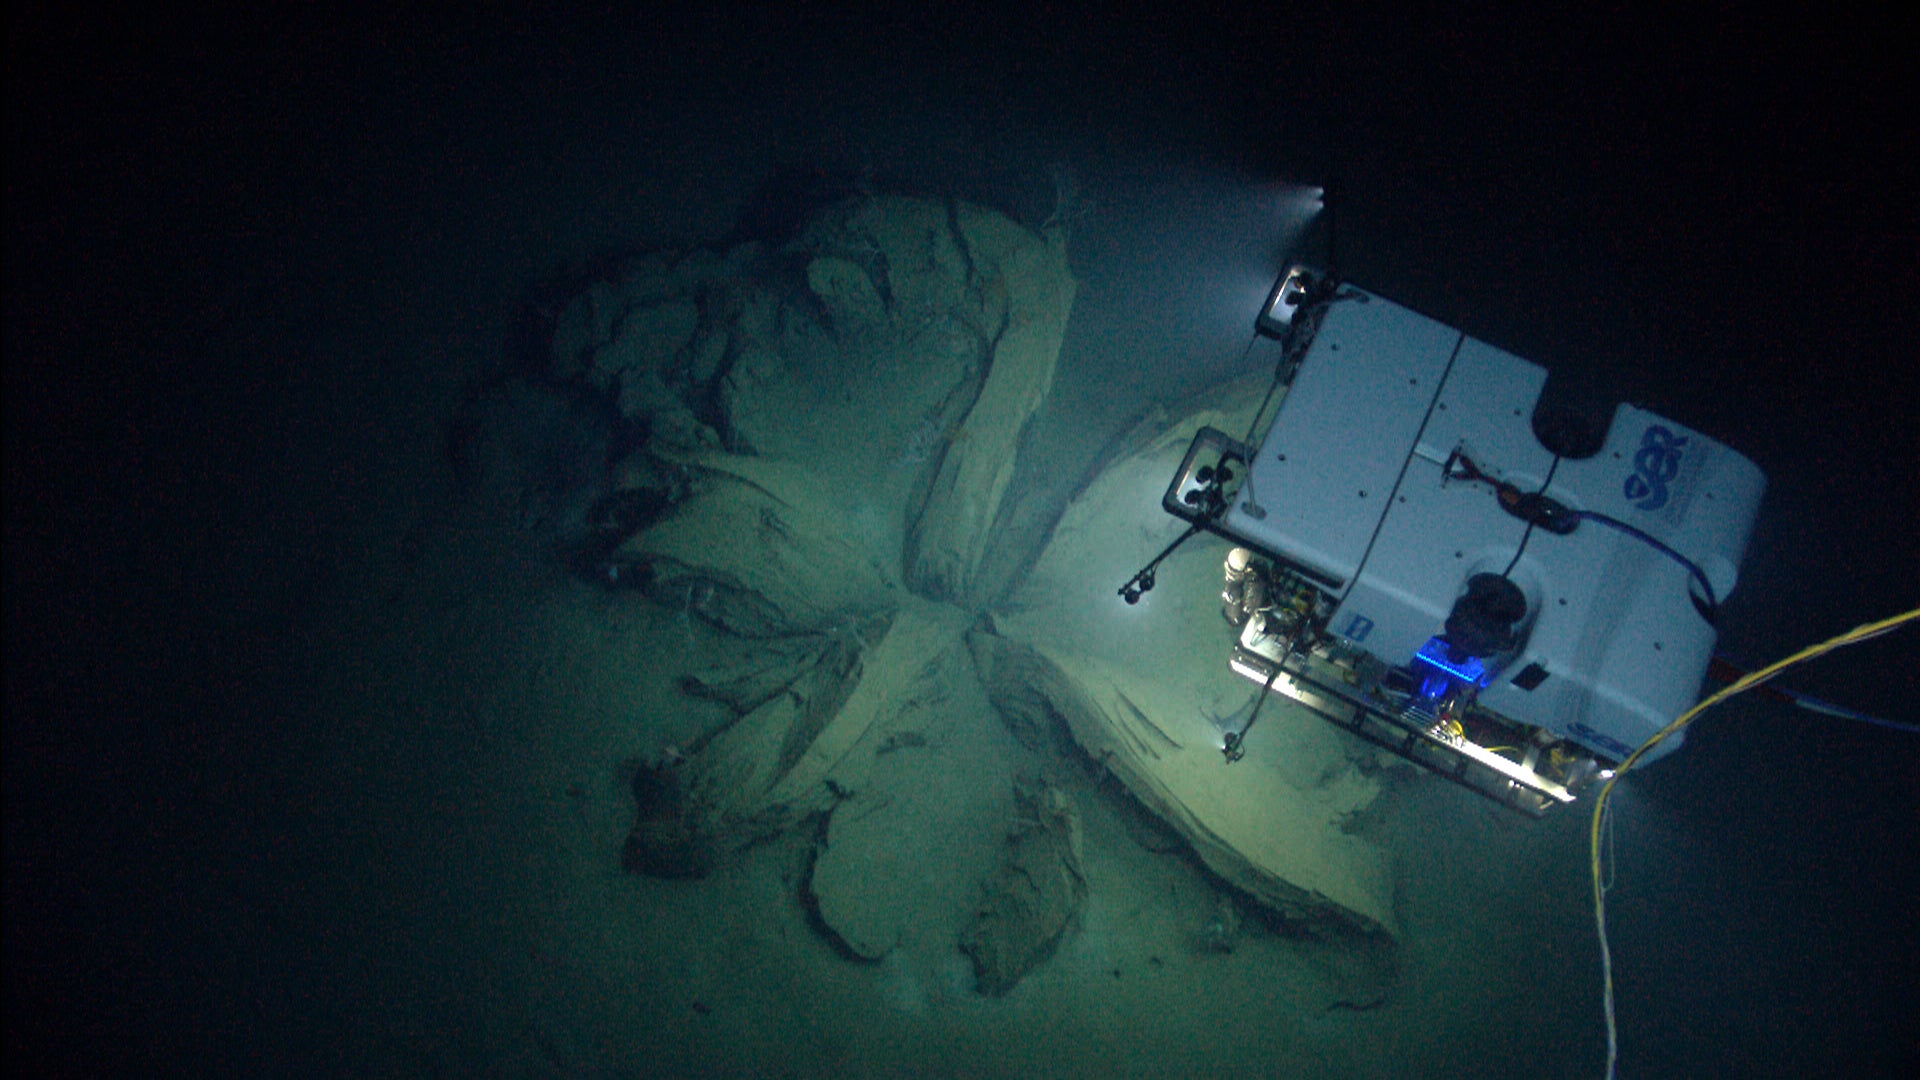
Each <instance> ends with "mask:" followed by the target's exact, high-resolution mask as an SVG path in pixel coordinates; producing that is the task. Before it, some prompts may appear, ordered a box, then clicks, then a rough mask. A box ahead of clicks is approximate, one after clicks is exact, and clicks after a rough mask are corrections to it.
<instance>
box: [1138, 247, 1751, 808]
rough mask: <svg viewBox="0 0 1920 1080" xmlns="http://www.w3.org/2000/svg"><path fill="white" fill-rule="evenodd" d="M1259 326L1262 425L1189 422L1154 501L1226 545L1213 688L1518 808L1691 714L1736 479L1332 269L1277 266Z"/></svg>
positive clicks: (1719, 596) (1720, 588)
mask: <svg viewBox="0 0 1920 1080" xmlns="http://www.w3.org/2000/svg"><path fill="white" fill-rule="evenodd" d="M1257 329H1258V331H1259V332H1260V333H1261V334H1263V335H1265V336H1268V337H1271V338H1275V339H1277V340H1278V341H1279V342H1280V343H1281V359H1280V361H1279V364H1278V366H1277V370H1276V374H1275V390H1276V391H1278V390H1281V389H1284V396H1283V397H1281V399H1280V405H1279V406H1278V410H1277V412H1276V413H1275V414H1274V416H1273V420H1272V422H1271V424H1270V425H1269V426H1268V427H1267V428H1266V430H1265V432H1264V434H1262V435H1260V436H1259V441H1258V443H1257V444H1256V443H1254V442H1253V441H1252V440H1253V438H1254V435H1253V431H1254V429H1256V428H1258V426H1259V423H1260V419H1259V417H1258V416H1256V418H1255V421H1254V425H1253V427H1252V428H1250V429H1249V431H1248V433H1247V435H1246V437H1245V438H1244V439H1235V438H1233V437H1231V436H1230V435H1228V434H1227V433H1225V432H1222V431H1219V430H1217V429H1214V428H1203V429H1201V431H1200V432H1199V434H1198V435H1197V436H1196V437H1195V438H1194V440H1193V443H1192V445H1191V446H1190V447H1189V448H1188V450H1187V453H1186V456H1185V458H1184V460H1183V461H1182V462H1181V465H1180V468H1179V471H1178V473H1177V474H1176V475H1175V476H1174V478H1173V481H1172V483H1171V484H1170V485H1169V486H1168V488H1167V491H1166V494H1165V496H1164V498H1163V499H1162V505H1163V506H1164V508H1165V509H1166V510H1167V512H1168V513H1170V514H1173V515H1175V516H1177V517H1179V518H1182V519H1183V520H1185V521H1187V522H1188V523H1189V526H1190V527H1189V528H1188V530H1187V531H1186V533H1185V534H1183V536H1182V537H1181V540H1182V541H1184V540H1185V539H1187V538H1188V537H1191V536H1193V535H1195V534H1196V533H1198V532H1200V531H1206V532H1210V533H1214V534H1216V535H1219V536H1221V537H1224V538H1226V539H1228V540H1230V541H1232V542H1233V543H1234V544H1236V545H1238V546H1237V547H1236V548H1235V549H1234V550H1233V551H1232V552H1231V553H1230V554H1229V555H1228V556H1227V560H1226V568H1225V577H1226V581H1225V587H1224V590H1223V594H1222V600H1223V603H1224V610H1225V613H1226V616H1227V620H1228V622H1229V623H1230V624H1231V625H1232V626H1234V627H1235V628H1236V629H1237V631H1238V638H1237V640H1236V641H1235V642H1234V644H1233V646H1232V651H1231V660H1230V662H1231V664H1232V667H1233V670H1234V671H1236V672H1238V673H1239V674H1241V675H1242V676H1244V677H1246V678H1248V679H1250V680H1252V681H1254V682H1255V683H1258V684H1260V685H1261V686H1263V687H1264V688H1266V690H1267V691H1269V692H1270V693H1274V694H1280V695H1284V696H1285V697H1287V698H1290V699H1292V700H1294V701H1297V702H1299V703H1300V704H1302V705H1304V706H1306V707H1307V708H1309V709H1311V710H1313V711H1314V712H1315V713H1318V714H1319V715H1320V716H1322V717H1324V718H1325V719H1327V720H1329V721H1331V722H1333V723H1334V724H1337V725H1339V726H1340V727H1342V728H1345V729H1346V730H1348V731H1350V732H1352V733H1353V734H1355V735H1358V736H1360V737H1361V738H1363V739H1366V740H1367V741H1369V742H1372V743H1374V744H1375V745H1377V746H1381V747H1384V748H1385V749H1387V750H1391V751H1392V752H1394V753H1396V754H1398V755H1400V756H1402V757H1404V758H1407V759H1409V760H1411V761H1413V762H1415V763H1417V764H1419V765H1422V766H1424V767H1426V768H1428V769H1430V770H1432V771H1433V772H1435V773H1438V774H1439V775H1441V776H1444V777H1446V778H1448V779H1450V780H1453V781H1455V782H1457V783H1460V784H1462V785H1464V786H1466V787H1468V788H1471V789H1473V790H1474V791H1477V792H1479V793H1481V794H1483V795H1486V796H1488V797H1489V798H1492V799H1494V800H1495V801H1497V802H1500V803H1502V804H1504V805H1506V806H1509V807H1512V808H1514V809H1517V810H1521V811H1524V812H1526V813H1529V814H1534V815H1538V814H1542V813H1544V812H1545V811H1546V810H1547V809H1549V808H1550V807H1552V806H1553V805H1555V804H1556V803H1566V802H1572V801H1573V800H1574V799H1575V797H1576V796H1577V795H1578V794H1579V793H1580V792H1581V791H1582V790H1583V789H1584V788H1585V787H1586V786H1587V785H1588V784H1589V783H1591V782H1592V781H1593V780H1594V779H1596V778H1600V779H1605V778H1607V777H1609V776H1610V775H1611V770H1612V769H1614V768H1615V767H1616V766H1617V765H1618V764H1619V763H1620V762H1621V761H1623V760H1625V759H1626V758H1627V757H1628V756H1629V755H1630V754H1632V753H1633V751H1634V749H1635V748H1636V747H1639V746H1640V745H1641V744H1642V743H1644V742H1646V741H1647V740H1648V739H1649V738H1650V737H1652V736H1653V735H1654V734H1655V733H1656V732H1658V731H1660V730H1661V728H1662V727H1664V726H1665V725H1666V724H1667V722H1668V721H1669V720H1670V719H1671V718H1672V717H1673V716H1675V715H1678V714H1679V713H1681V712H1683V711H1684V710H1686V709H1687V707H1688V706H1689V705H1691V704H1692V703H1693V701H1694V699H1695V697H1696V696H1697V694H1698V692H1699V690H1700V686H1701V682H1702V679H1703V677H1704V676H1705V674H1706V672H1707V667H1708V664H1709V662H1710V661H1711V660H1712V658H1713V649H1714V641H1715V630H1714V615H1715V611H1716V609H1717V607H1718V605H1719V603H1720V602H1721V601H1723V600H1725V599H1726V597H1727V595H1728V594H1729V593H1730V592H1731V591H1732V590H1733V587H1734V583H1735V580H1736V578H1737V576H1738V569H1739V566H1740V560H1741V557H1742V556H1743V554H1744V553H1745V551H1746V545H1747V538H1748V535H1749V534H1750V533H1751V531H1752V528H1753V522H1754V517H1755V515H1756V514H1757V513H1758V511H1759V506H1760V499H1761V495H1762V493H1763V491H1764V490H1765V487H1766V479H1765V477H1764V476H1763V475H1762V473H1761V471H1760V469H1759V468H1758V467H1757V466H1755V465H1754V464H1753V463H1752V462H1751V461H1749V460H1747V459H1746V458H1745V457H1742V456H1741V455H1740V454H1738V453H1736V452H1734V451H1733V450H1730V449H1728V448H1727V447H1725V446H1723V445H1721V444H1720V443H1717V442H1715V441H1713V440H1712V439H1709V438H1707V437H1706V436H1704V435H1702V434H1700V433H1699V432H1696V431H1692V430H1690V429H1688V428H1685V427H1683V426H1681V425H1679V424H1676V423H1674V422H1673V421H1671V420H1667V419H1664V418H1662V417H1660V416H1656V415H1654V414H1653V413H1650V412H1647V411H1645V410H1643V409H1639V408H1634V407H1632V406H1626V405H1622V406H1619V407H1618V408H1617V409H1615V410H1614V411H1613V413H1612V416H1611V418H1610V420H1606V419H1604V418H1603V419H1601V420H1598V421H1593V422H1585V423H1583V422H1581V421H1580V419H1579V417H1578V416H1577V415H1576V414H1574V413H1571V412H1569V411H1567V410H1563V409H1560V408H1558V407H1556V406H1552V405H1546V404H1543V403H1542V400H1541V399H1542V392H1543V390H1544V388H1545V386H1546V382H1547V373H1546V371H1545V370H1543V369H1542V368H1540V367H1539V366H1537V365H1535V364H1532V363H1529V362H1528V361H1526V360H1522V359H1520V358H1519V357H1517V356H1513V355H1511V354H1509V353H1506V352H1503V351H1502V350H1500V349H1497V348H1495V347H1493V346H1492V345H1489V344H1487V343H1486V342H1483V341H1479V340H1477V339H1475V338H1471V337H1468V336H1467V335H1466V334H1464V333H1462V332H1461V331H1459V330H1457V329H1454V328H1452V327H1449V326H1446V325H1443V324H1441V323H1439V322H1436V321H1435V320H1433V319H1430V318H1427V317H1425V316H1423V315H1420V314H1417V313H1415V312H1413V311H1410V310H1408V309H1407V308H1404V307H1401V306H1400V305H1398V304H1395V303H1393V302H1391V301H1388V300H1386V299H1383V298H1381V297H1379V296H1375V295H1373V294H1371V293H1367V292H1364V291H1362V290H1360V289H1357V288H1354V287H1353V286H1351V285H1348V284H1346V283H1345V282H1343V281H1340V280H1339V279H1338V278H1337V277H1336V276H1335V275H1333V274H1328V273H1320V272H1317V271H1315V270H1313V269H1310V268H1307V267H1302V266H1296V267H1293V268H1291V269H1289V270H1288V271H1287V272H1286V273H1285V274H1283V275H1282V276H1281V277H1280V279H1279V281H1278V282H1277V283H1276V285H1275V286H1274V288H1273V291H1272V293H1271V294H1270V296H1269V298H1268V301H1267V303H1266V305H1265V306H1264V307H1263V308H1262V310H1261V313H1260V316H1259V318H1258V322H1257ZM1272 396H1273V395H1271V394H1270V395H1269V400H1271V398H1272ZM1265 413H1266V407H1265V405H1263V406H1262V408H1261V410H1260V414H1261V415H1264V414H1265ZM1179 543H1180V541H1176V542H1175V545H1174V546H1178V544H1179ZM1171 551H1172V547H1169V548H1168V549H1167V551H1164V552H1162V553H1161V555H1160V556H1159V557H1158V558H1156V559H1155V560H1154V561H1153V563H1151V564H1149V565H1148V566H1147V568H1146V569H1144V570H1142V571H1141V573H1140V574H1138V575H1136V576H1135V577H1134V578H1133V580H1131V581H1129V582H1128V583H1127V584H1126V585H1125V586H1123V587H1122V588H1121V590H1120V592H1121V595H1122V596H1124V597H1126V598H1127V599H1128V601H1129V602H1132V601H1136V600H1138V599H1139V597H1140V594H1141V593H1142V592H1143V591H1145V590H1146V589H1150V588H1152V587H1153V576H1154V575H1153V571H1154V567H1155V566H1157V565H1158V563H1159V562H1160V561H1161V559H1164V558H1165V557H1166V555H1167V554H1168V553H1170V552H1171ZM1266 699H1267V695H1266V694H1262V695H1261V696H1260V698H1259V701H1260V702H1261V703H1264V702H1265V701H1266ZM1258 716H1259V709H1258V707H1256V709H1255V711H1254V713H1253V717H1252V718H1250V719H1249V720H1248V721H1247V723H1246V725H1245V726H1244V727H1243V728H1242V729H1241V730H1240V731H1238V732H1233V733H1229V734H1228V735H1227V736H1226V738H1225V743H1224V745H1223V747H1222V751H1223V753H1225V755H1226V757H1227V760H1228V761H1229V762H1231V761H1235V760H1238V758H1239V757H1240V755H1241V753H1242V752H1243V745H1244V741H1245V739H1246V738H1247V737H1248V732H1249V731H1250V729H1251V728H1252V726H1253V722H1254V719H1257V718H1258ZM1678 742H1679V739H1678V738H1670V739H1668V740H1666V741H1665V742H1664V743H1662V744H1661V745H1660V746H1659V747H1658V751H1657V753H1656V754H1650V755H1648V757H1654V756H1663V755H1665V754H1667V753H1670V752H1671V751H1672V750H1674V749H1676V748H1677V744H1678Z"/></svg>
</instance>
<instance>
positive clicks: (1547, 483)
mask: <svg viewBox="0 0 1920 1080" xmlns="http://www.w3.org/2000/svg"><path fill="white" fill-rule="evenodd" d="M1460 460H1462V461H1466V462H1467V467H1468V468H1469V469H1473V471H1474V472H1475V473H1476V474H1478V473H1479V471H1480V470H1479V469H1475V468H1474V467H1473V462H1471V461H1467V459H1466V458H1464V457H1463V458H1461V459H1460ZM1559 470H1560V455H1559V454H1555V455H1553V464H1552V465H1549V466H1547V478H1546V479H1545V480H1542V481H1541V482H1540V490H1539V491H1536V492H1534V494H1535V495H1545V494H1546V493H1547V488H1549V487H1551V486H1552V485H1553V474H1554V473H1556V472H1558V471H1559ZM1478 478H1479V479H1483V480H1484V479H1486V478H1485V477H1483V476H1482V477H1478ZM1531 539H1533V522H1532V521H1528V522H1527V531H1526V532H1523V533H1521V534H1520V548H1519V550H1517V551H1515V552H1514V553H1513V561H1512V562H1510V563H1508V564H1507V568H1506V569H1505V570H1502V571H1500V576H1501V577H1503V578H1506V579H1507V580H1508V581H1512V580H1513V579H1512V578H1511V577H1508V576H1507V575H1509V574H1511V573H1513V568H1514V567H1516V566H1519V565H1520V556H1522V555H1525V554H1526V553H1527V541H1529V540H1531Z"/></svg>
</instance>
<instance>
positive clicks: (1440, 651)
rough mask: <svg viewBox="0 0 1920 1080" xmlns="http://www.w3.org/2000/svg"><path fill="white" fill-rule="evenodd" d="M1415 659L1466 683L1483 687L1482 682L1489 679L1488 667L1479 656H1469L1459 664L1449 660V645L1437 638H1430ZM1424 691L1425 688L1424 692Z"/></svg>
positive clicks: (1415, 655)
mask: <svg viewBox="0 0 1920 1080" xmlns="http://www.w3.org/2000/svg"><path fill="white" fill-rule="evenodd" d="M1413 658H1414V659H1415V660H1418V661H1419V662H1421V663H1423V664H1425V665H1427V666H1428V667H1431V668H1434V669H1435V670H1437V671H1439V672H1442V673H1444V674H1446V675H1450V676H1452V677H1453V678H1456V679H1459V680H1460V681H1461V682H1464V683H1472V684H1474V685H1476V686H1479V685H1483V684H1482V683H1481V680H1483V679H1485V678H1486V677H1487V665H1485V664H1483V663H1481V662H1480V658H1479V657H1477V656H1469V657H1467V658H1466V660H1465V661H1463V662H1461V663H1458V664H1456V663H1454V662H1452V661H1451V660H1448V659H1447V643H1446V642H1444V641H1442V640H1440V638H1439V637H1437V636H1436V637H1431V638H1428V639H1427V643H1426V644H1425V645H1422V646H1420V651H1419V652H1417V653H1415V654H1414V657H1413ZM1424 690H1425V687H1424V686H1423V687H1422V691H1423V692H1424Z"/></svg>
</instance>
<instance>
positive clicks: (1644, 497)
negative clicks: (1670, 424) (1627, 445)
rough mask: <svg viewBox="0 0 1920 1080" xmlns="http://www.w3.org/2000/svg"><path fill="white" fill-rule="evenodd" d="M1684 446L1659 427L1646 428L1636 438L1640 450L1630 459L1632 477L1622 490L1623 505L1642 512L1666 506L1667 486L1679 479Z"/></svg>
mask: <svg viewBox="0 0 1920 1080" xmlns="http://www.w3.org/2000/svg"><path fill="white" fill-rule="evenodd" d="M1686 446H1687V439H1686V436H1684V435H1679V436H1676V435H1675V434H1674V433H1673V432H1672V431H1671V430H1669V429H1668V428H1666V427H1665V426H1663V425H1660V424H1654V425H1652V426H1650V427H1648V428H1647V432H1646V434H1645V435H1642V436H1641V437H1640V449H1639V450H1637V451H1635V452H1634V455H1633V473H1632V475H1630V476H1628V477H1627V482H1626V485H1625V487H1624V490H1625V492H1626V496H1627V501H1628V502H1630V503H1632V504H1633V505H1635V506H1637V507H1639V508H1640V509H1642V510H1658V509H1660V508H1661V507H1663V506H1665V505H1667V497H1668V494H1669V492H1668V489H1667V485H1668V484H1671V483H1672V482H1673V478H1674V477H1676V476H1678V475H1680V457H1681V455H1682V454H1684V453H1685V452H1686Z"/></svg>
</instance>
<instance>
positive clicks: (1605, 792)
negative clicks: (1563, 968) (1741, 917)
mask: <svg viewBox="0 0 1920 1080" xmlns="http://www.w3.org/2000/svg"><path fill="white" fill-rule="evenodd" d="M1914 619H1920V608H1914V609H1913V610H1911V611H1908V612H1905V613H1903V614H1900V615H1895V616H1893V617H1891V618H1887V619H1881V620H1880V621H1879V622H1871V623H1866V624H1864V625H1861V626H1856V627H1854V628H1853V629H1851V630H1849V631H1847V632H1846V633H1844V634H1841V635H1840V636H1839V637H1835V638H1829V639H1828V640H1826V641H1823V642H1821V643H1820V644H1818V645H1810V646H1808V647H1806V648H1804V649H1801V650H1800V651H1799V652H1797V653H1794V654H1793V655H1792V656H1789V657H1787V658H1786V659H1785V660H1779V661H1775V662H1774V663H1772V664H1769V665H1767V666H1766V667H1764V668H1761V669H1760V670H1759V671H1755V672H1751V673H1749V674H1747V675H1744V676H1742V677H1741V678H1740V679H1738V680H1737V681H1735V682H1734V683H1733V684H1732V685H1731V686H1728V687H1726V688H1724V689H1722V690H1721V691H1720V692H1718V693H1716V694H1713V695H1712V696H1710V697H1708V698H1706V699H1704V700H1702V701H1701V702H1700V704H1698V705H1695V706H1694V707H1693V708H1691V709H1688V710H1687V711H1686V712H1684V713H1682V714H1681V715H1680V718H1679V719H1677V720H1675V721H1674V722H1673V723H1671V724H1668V725H1667V726H1666V727H1663V728H1661V729H1660V730H1659V731H1657V732H1655V733H1654V735H1653V738H1651V739H1648V740H1647V741H1646V742H1644V743H1642V744H1640V749H1638V750H1635V751H1634V752H1633V753H1631V754H1629V755H1627V759H1626V760H1625V761H1623V762H1621V763H1620V767H1619V768H1618V769H1615V770H1614V773H1613V776H1612V777H1611V778H1610V779H1609V780H1608V781H1607V783H1606V786H1604V787H1602V788H1601V789H1600V797H1599V798H1597V799H1595V800H1594V802H1593V822H1592V825H1591V827H1590V828H1589V829H1588V830H1587V847H1588V855H1589V858H1590V860H1591V869H1592V871H1593V922H1594V926H1595V927H1596V928H1597V929H1598V930H1599V933H1600V974H1601V978H1602V980H1603V981H1604V985H1605V994H1604V995H1603V998H1602V1000H1603V1003H1604V1005H1605V1008H1606V1013H1607V1080H1613V1076H1614V1072H1613V1069H1614V1063H1615V1061H1616V1060H1618V1058H1619V1040H1618V1032H1617V1029H1616V1028H1615V1026H1614V1019H1613V954H1612V952H1611V950H1609V949H1608V948H1607V890H1606V886H1605V885H1604V884H1603V883H1602V880H1601V871H1600V823H1601V821H1602V820H1604V819H1605V817H1606V813H1607V798H1608V797H1609V796H1611V795H1612V794H1613V785H1615V784H1617V783H1619V782H1620V778H1621V777H1623V776H1625V775H1627V770H1628V769H1631V768H1633V766H1634V765H1635V764H1636V763H1637V762H1638V761H1639V760H1640V759H1641V758H1642V757H1644V756H1645V755H1646V753H1647V751H1649V750H1651V749H1653V748H1654V747H1656V746H1658V745H1660V743H1661V742H1663V741H1665V739H1666V738H1667V736H1669V735H1672V734H1673V733H1674V732H1676V731H1679V730H1680V729H1681V728H1683V727H1686V726H1687V725H1688V724H1691V723H1693V721H1694V718H1695V717H1697V716H1699V715H1700V714H1701V713H1703V712H1705V711H1707V710H1708V709H1710V708H1712V707H1713V706H1715V705H1718V704H1720V703H1721V702H1723V701H1725V700H1727V699H1728V698H1730V697H1732V696H1733V695H1735V694H1738V693H1740V692H1742V691H1745V690H1751V689H1753V688H1754V687H1756V686H1759V685H1760V684H1761V683H1763V682H1766V681H1767V680H1768V679H1771V678H1773V677H1774V676H1775V675H1777V674H1779V673H1780V672H1782V671H1785V670H1786V669H1788V668H1790V667H1792V666H1793V665H1795V664H1798V663H1800V662H1801V661H1803V660H1811V659H1813V658H1814V657H1816V656H1823V655H1825V654H1827V653H1829V652H1832V651H1833V650H1835V649H1838V648H1840V647H1841V646H1844V645H1852V644H1855V643H1857V642H1861V641H1865V640H1867V639H1868V638H1872V637H1879V636H1880V635H1881V634H1884V633H1887V632H1888V631H1890V630H1892V629H1894V628H1895V627H1897V626H1899V625H1900V624H1902V623H1906V622H1911V621H1912V620H1914Z"/></svg>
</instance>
